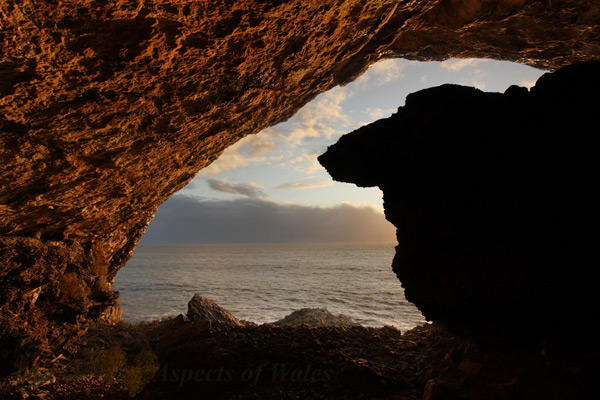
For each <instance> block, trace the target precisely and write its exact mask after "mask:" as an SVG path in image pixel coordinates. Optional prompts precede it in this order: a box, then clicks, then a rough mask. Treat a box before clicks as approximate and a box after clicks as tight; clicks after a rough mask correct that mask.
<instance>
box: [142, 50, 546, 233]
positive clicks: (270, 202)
mask: <svg viewBox="0 0 600 400" xmlns="http://www.w3.org/2000/svg"><path fill="white" fill-rule="evenodd" d="M544 72H545V71H540V70H536V69H533V68H531V67H527V66H524V65H519V64H515V63H509V62H500V61H494V60H480V59H452V60H447V61H444V62H417V61H408V60H402V59H391V60H384V61H380V62H378V63H376V64H374V65H372V66H371V67H370V68H369V69H368V70H367V71H366V72H365V73H364V74H363V75H361V76H360V77H358V78H357V79H356V80H355V81H354V82H352V83H350V84H348V85H346V86H342V87H340V86H338V87H335V88H333V89H331V90H330V91H328V92H325V93H322V94H321V95H319V96H318V97H316V98H315V99H314V100H313V101H311V102H310V103H308V104H307V105H306V106H304V107H303V108H302V109H301V110H299V111H298V112H297V113H296V114H295V115H294V116H293V117H292V118H291V119H289V120H288V121H286V122H283V123H281V124H278V125H276V126H273V127H270V128H267V129H264V130H263V131H261V132H259V133H258V134H255V135H250V136H247V137H245V138H244V139H242V140H240V141H239V142H237V143H236V144H234V145H233V146H231V147H229V148H227V149H226V150H225V152H224V153H223V155H222V156H221V157H220V158H219V159H217V160H216V161H215V162H213V163H212V164H211V165H209V166H208V167H207V168H205V169H203V170H201V171H200V172H199V173H198V175H197V176H196V177H195V178H194V179H193V180H192V181H191V182H190V183H189V184H188V185H187V186H186V187H185V188H183V189H182V190H180V191H179V192H178V193H176V194H175V195H173V196H172V197H171V198H170V199H169V200H167V201H166V202H165V203H164V204H163V205H162V206H161V207H160V208H159V210H158V211H157V213H156V216H155V219H154V220H153V221H152V222H151V223H150V226H149V227H148V229H147V231H146V234H145V235H144V237H143V238H142V241H141V243H142V244H177V243H184V244H195V243H278V242H287V243H289V242H378V243H394V242H395V228H394V227H393V226H392V225H391V224H390V223H389V222H387V221H386V220H385V218H384V216H383V206H382V193H381V191H380V190H379V189H378V188H358V187H356V186H354V185H352V184H347V183H339V182H334V181H333V180H332V179H331V178H330V177H329V175H328V174H327V172H326V171H325V169H324V168H323V167H321V166H320V164H319V163H318V162H317V157H318V156H319V155H320V154H322V153H324V152H325V151H326V150H327V147H328V146H330V145H332V144H334V143H335V142H336V141H337V140H338V138H339V137H340V136H341V135H343V134H345V133H349V132H352V131H353V130H355V129H358V128H359V127H361V126H363V125H366V124H368V123H371V122H373V121H376V120H378V119H381V118H387V117H389V116H391V115H392V114H393V113H394V112H396V111H397V109H398V107H401V106H403V105H404V100H405V98H406V96H407V95H408V94H410V93H413V92H416V91H418V90H421V89H425V88H429V87H433V86H439V85H442V84H444V83H455V84H461V85H466V86H473V87H476V88H478V89H481V90H484V91H488V92H504V91H505V90H506V89H507V88H508V87H509V86H511V85H519V86H525V87H531V86H533V85H534V84H535V81H536V80H537V79H538V78H539V77H540V76H541V75H542V74H543V73H544Z"/></svg>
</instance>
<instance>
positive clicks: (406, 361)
mask: <svg viewBox="0 0 600 400" xmlns="http://www.w3.org/2000/svg"><path fill="white" fill-rule="evenodd" d="M190 303H192V302H190ZM205 304H207V303H205ZM213 304H214V303H213ZM215 306H216V307H218V306H217V305H216V304H215ZM219 308H220V307H219ZM221 310H222V309H221ZM300 314H302V313H300ZM304 314H305V315H308V316H314V314H315V311H314V310H309V311H308V312H304ZM318 314H319V315H322V313H321V312H320V311H319V312H318ZM298 315H299V314H298V313H296V317H298ZM192 319H193V316H192ZM317 325H319V326H311V325H308V324H302V323H301V324H280V325H277V324H262V325H257V324H253V323H248V322H240V323H234V322H232V321H221V320H216V319H215V320H208V319H204V320H195V321H194V320H191V321H190V320H188V319H187V318H186V317H184V316H183V315H180V316H178V317H175V318H169V319H165V320H162V321H155V322H151V323H142V324H139V325H130V324H127V323H123V322H121V323H116V324H109V323H102V324H96V325H94V326H92V327H91V329H90V330H88V332H87V333H86V334H85V335H83V336H81V337H80V338H79V340H78V341H77V342H75V343H74V344H73V345H72V346H71V347H70V348H69V349H67V350H65V351H64V352H63V353H61V354H60V355H59V356H58V357H56V358H54V359H53V360H47V361H45V362H43V363H42V364H41V366H40V368H38V369H36V370H29V371H20V372H18V373H16V374H13V375H11V376H9V377H7V378H4V379H3V380H2V381H1V382H0V398H3V399H7V400H12V399H48V400H58V399H100V398H110V399H129V398H136V399H188V398H194V399H195V398H202V399H258V398H260V399H298V398H301V399H362V398H364V399H367V398H368V399H390V400H391V399H395V400H399V399H404V400H409V399H410V400H412V399H415V400H416V399H418V400H436V399H440V400H441V399H479V398H481V399H483V398H488V399H536V398H544V399H584V398H592V397H593V396H592V395H591V393H592V388H593V386H594V385H593V384H592V382H593V379H592V378H591V377H592V376H593V371H594V368H593V362H592V361H593V359H592V357H591V356H588V358H587V362H586V361H585V357H583V358H582V357H580V356H581V355H576V354H570V355H569V353H568V352H558V351H554V350H553V349H550V348H544V347H543V346H540V347H539V348H535V349H533V348H532V347H530V346H525V347H522V348H518V347H515V346H514V345H511V346H510V347H508V346H501V345H491V344H489V343H488V344H482V343H476V342H474V341H472V340H468V339H465V338H461V337H459V336H456V335H455V334H452V333H450V332H449V331H447V330H446V329H444V328H443V327H441V326H439V325H437V324H432V325H425V326H420V327H417V328H414V329H412V330H409V331H406V332H401V331H400V330H398V329H396V328H394V327H382V328H370V327H363V326H358V325H354V326H340V325H337V326H335V325H329V326H328V325H324V324H317ZM94 355H95V356H94ZM115 355H116V356H115ZM94 357H95V358H94ZM570 360H577V361H576V362H575V361H570ZM111 368H112V370H111Z"/></svg>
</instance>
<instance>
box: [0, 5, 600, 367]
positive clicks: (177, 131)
mask: <svg viewBox="0 0 600 400" xmlns="http://www.w3.org/2000/svg"><path fill="white" fill-rule="evenodd" d="M599 22H600V17H599V11H598V6H597V5H596V4H595V3H593V2H589V1H583V0H578V1H560V2H559V1H556V2H542V1H526V0H506V1H498V2H489V1H480V0H471V1H466V2H465V1H455V0H445V1H438V0H436V1H425V0H423V1H407V2H396V1H393V2H392V1H379V0H369V1H362V0H361V1H359V0H348V1H302V2H299V1H281V0H272V1H243V0H239V1H233V0H231V1H223V2H196V1H156V2H153V1H144V2H142V1H124V0H123V1H118V0H114V1H105V0H102V1H101V0H93V1H92V0H87V1H74V0H73V1H60V2H58V1H43V2H42V1H14V0H5V1H2V2H1V4H0V41H1V45H2V47H1V49H2V50H1V53H0V143H1V147H0V160H1V163H2V169H1V172H0V221H1V224H0V235H1V238H0V257H1V260H2V265H1V267H0V280H1V285H2V291H1V292H0V303H1V304H2V305H1V306H0V327H2V328H1V331H0V347H1V348H2V349H4V348H9V349H12V350H11V351H0V353H1V354H2V355H3V357H4V358H5V359H4V360H3V363H2V365H3V366H9V367H8V369H10V368H16V367H15V365H14V362H15V360H16V361H18V362H17V363H27V362H29V361H31V359H32V358H35V357H36V355H37V354H38V353H39V351H40V349H57V348H61V347H62V346H64V345H66V344H67V343H68V340H67V339H68V338H67V337H65V335H63V333H64V332H65V331H70V330H72V329H71V328H73V327H74V326H75V324H78V325H77V326H80V327H82V328H81V329H83V327H85V324H86V321H88V320H90V319H95V318H98V315H104V316H106V318H113V317H114V316H118V312H116V311H114V310H115V309H116V307H117V306H118V304H117V303H116V300H115V296H114V295H112V294H111V293H110V287H109V283H110V282H111V281H112V279H113V278H114V276H115V274H116V272H117V270H118V269H119V268H120V267H121V266H122V265H124V263H125V262H126V261H127V259H128V258H129V257H130V256H131V253H132V250H133V248H134V247H135V245H136V244H137V242H138V240H139V238H140V236H141V235H142V234H143V232H144V230H145V228H146V226H147V224H148V223H149V221H150V220H151V218H152V216H153V215H154V212H155V211H156V209H157V208H158V206H159V205H160V204H161V203H162V202H163V201H165V200H166V199H167V198H168V197H169V196H170V195H171V194H173V193H174V192H175V191H177V190H178V189H180V188H182V187H183V186H184V185H185V184H186V183H187V182H188V181H189V180H190V179H191V178H192V177H193V176H194V175H195V174H196V173H197V172H198V170H200V169H201V168H203V167H205V166H206V165H208V164H209V163H210V162H212V161H213V160H215V159H216V158H217V157H218V156H219V154H221V152H222V151H223V150H224V149H225V148H226V147H227V146H229V145H231V144H233V143H235V142H236V141H237V140H239V139H240V138H241V137H243V136H245V135H248V134H252V133H256V132H258V131H260V130H261V129H262V128H264V127H267V126H270V125H273V124H276V123H278V122H280V121H283V120H285V119H287V118H289V117H290V116H291V115H292V114H293V113H294V112H295V111H296V110H298V109H299V108H300V107H301V106H302V105H304V104H305V103H306V102H308V101H309V100H310V99H312V98H313V97H315V96H316V95H317V94H319V93H320V92H323V91H325V90H327V89H329V88H331V87H333V86H335V85H337V84H343V83H346V82H349V81H351V80H352V79H353V78H355V77H356V76H357V75H358V74H360V73H361V72H362V71H363V70H364V69H365V68H367V67H368V66H369V65H370V64H372V63H373V62H374V61H376V60H378V59H381V58H385V57H405V58H410V59H419V60H442V59H446V58H449V57H489V58H496V59H505V60H512V61H517V62H521V63H525V64H528V65H532V66H536V67H543V68H548V69H555V68H558V67H560V66H563V65H566V64H568V63H571V62H573V61H580V60H587V59H590V58H592V57H593V56H595V55H597V54H599V50H600V45H599V43H600V41H599V39H598V38H600V34H599V32H598V29H599V28H598V27H599V26H600V24H599ZM75 280H78V283H77V284H75V283H74V281H75ZM32 291H33V292H32ZM28 293H37V294H36V295H35V296H34V297H35V301H32V302H31V301H30V302H27V301H24V300H23V299H24V298H25V297H26V296H27V294H28ZM61 293H62V294H61ZM65 293H67V294H69V293H70V295H69V296H67V295H65ZM61 299H62V300H61ZM103 307H104V309H105V311H101V309H102V308H103ZM107 313H108V314H107ZM111 316H112V317H111ZM81 329H79V328H77V329H75V330H76V331H80V330H81ZM38 339H39V340H38ZM25 348H26V349H29V350H30V351H29V350H28V351H29V353H28V354H29V355H27V356H26V355H24V354H23V352H22V351H21V349H25ZM13 350H14V351H13ZM17 355H18V356H17Z"/></svg>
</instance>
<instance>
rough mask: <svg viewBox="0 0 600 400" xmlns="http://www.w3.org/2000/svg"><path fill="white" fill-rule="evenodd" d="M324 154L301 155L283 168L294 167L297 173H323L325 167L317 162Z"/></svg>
mask: <svg viewBox="0 0 600 400" xmlns="http://www.w3.org/2000/svg"><path fill="white" fill-rule="evenodd" d="M321 153H322V152H312V153H306V154H302V155H299V156H298V157H296V158H294V159H293V160H290V161H289V162H287V163H284V164H282V165H281V166H292V167H293V168H294V171H296V172H304V173H306V174H313V173H315V172H317V171H323V170H324V169H323V167H322V166H321V164H320V163H319V161H318V160H317V158H318V157H319V156H320V155H321Z"/></svg>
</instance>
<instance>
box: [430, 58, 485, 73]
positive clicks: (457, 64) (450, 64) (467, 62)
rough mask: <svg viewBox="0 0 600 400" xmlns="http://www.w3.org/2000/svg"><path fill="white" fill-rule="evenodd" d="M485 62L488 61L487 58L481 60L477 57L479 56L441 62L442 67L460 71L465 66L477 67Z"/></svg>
mask: <svg viewBox="0 0 600 400" xmlns="http://www.w3.org/2000/svg"><path fill="white" fill-rule="evenodd" d="M485 62H486V60H481V59H477V58H463V59H460V60H448V61H444V62H443V63H442V64H441V67H442V68H444V69H445V70H448V71H452V72H458V71H460V70H462V69H463V68H467V67H475V66H477V65H479V64H481V63H485Z"/></svg>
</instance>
